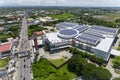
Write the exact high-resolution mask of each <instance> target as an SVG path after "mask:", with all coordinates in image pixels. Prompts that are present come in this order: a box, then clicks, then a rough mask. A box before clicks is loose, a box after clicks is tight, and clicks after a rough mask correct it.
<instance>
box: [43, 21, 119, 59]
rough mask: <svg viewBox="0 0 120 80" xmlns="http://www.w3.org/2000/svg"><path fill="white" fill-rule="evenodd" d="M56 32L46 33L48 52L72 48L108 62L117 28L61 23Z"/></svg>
mask: <svg viewBox="0 0 120 80" xmlns="http://www.w3.org/2000/svg"><path fill="white" fill-rule="evenodd" d="M56 27H57V29H58V32H53V33H46V34H45V37H46V38H45V40H46V41H47V42H49V44H50V50H56V49H60V48H65V47H70V46H74V47H77V48H79V49H82V50H85V51H88V52H90V53H93V54H94V55H96V56H99V57H101V58H103V59H104V60H106V61H108V59H109V57H110V52H111V49H112V46H113V42H114V39H115V37H116V36H117V33H118V29H117V28H108V27H104V26H95V25H94V26H90V25H78V24H77V23H70V22H63V23H59V24H57V25H56Z"/></svg>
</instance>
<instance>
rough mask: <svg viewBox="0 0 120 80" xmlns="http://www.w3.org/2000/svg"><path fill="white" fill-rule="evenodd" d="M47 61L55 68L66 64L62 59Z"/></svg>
mask: <svg viewBox="0 0 120 80" xmlns="http://www.w3.org/2000/svg"><path fill="white" fill-rule="evenodd" d="M49 61H50V62H51V63H52V64H53V65H55V66H56V67H59V66H61V65H62V64H64V63H65V62H66V60H64V59H55V60H49Z"/></svg>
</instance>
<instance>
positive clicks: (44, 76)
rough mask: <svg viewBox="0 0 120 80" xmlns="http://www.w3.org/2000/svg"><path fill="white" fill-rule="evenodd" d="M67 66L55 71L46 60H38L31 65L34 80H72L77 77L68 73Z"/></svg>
mask: <svg viewBox="0 0 120 80" xmlns="http://www.w3.org/2000/svg"><path fill="white" fill-rule="evenodd" d="M67 66H68V65H67V64H65V65H64V66H62V67H61V68H59V69H56V68H55V67H53V66H52V65H51V63H50V62H49V61H47V60H46V59H42V58H41V59H40V60H39V61H37V62H35V63H34V64H32V69H33V76H34V80H72V79H74V78H76V77H77V75H76V74H74V73H72V72H70V71H69V70H68V68H67Z"/></svg>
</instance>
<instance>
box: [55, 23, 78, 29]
mask: <svg viewBox="0 0 120 80" xmlns="http://www.w3.org/2000/svg"><path fill="white" fill-rule="evenodd" d="M77 25H78V24H77V23H70V22H62V23H59V24H57V25H56V26H57V28H59V29H65V28H68V27H74V26H77Z"/></svg>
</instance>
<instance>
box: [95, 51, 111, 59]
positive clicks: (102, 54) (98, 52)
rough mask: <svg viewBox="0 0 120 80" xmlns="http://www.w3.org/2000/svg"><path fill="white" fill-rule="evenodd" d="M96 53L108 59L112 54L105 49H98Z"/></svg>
mask: <svg viewBox="0 0 120 80" xmlns="http://www.w3.org/2000/svg"><path fill="white" fill-rule="evenodd" d="M94 54H95V55H96V56H98V57H101V58H103V59H104V60H106V61H107V60H108V58H109V56H110V54H109V53H108V52H104V51H101V50H97V49H95V50H94Z"/></svg>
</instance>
